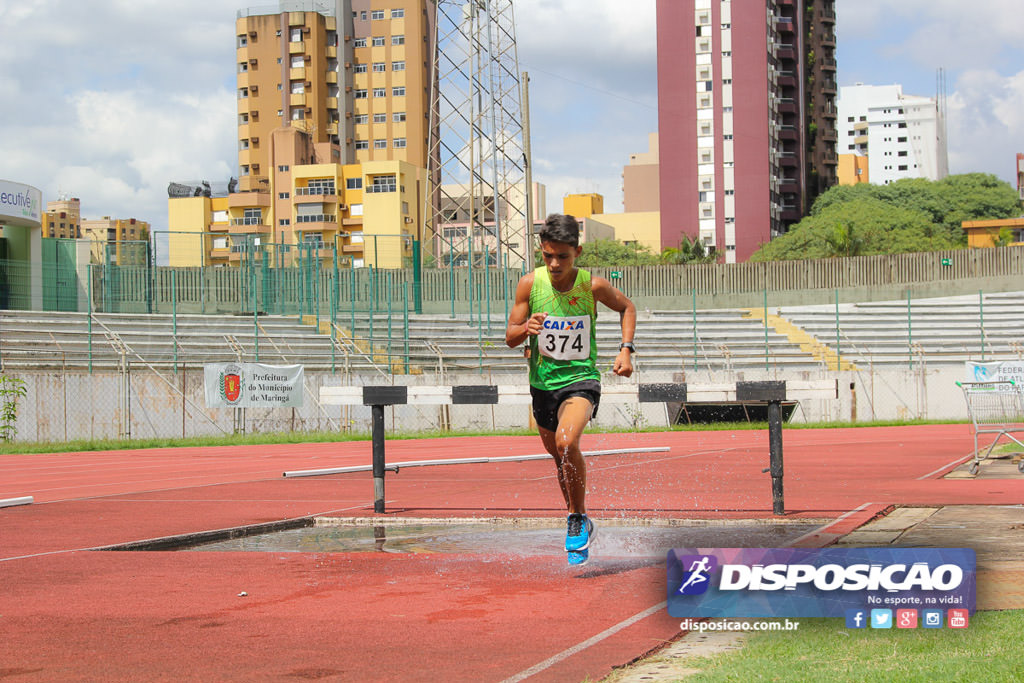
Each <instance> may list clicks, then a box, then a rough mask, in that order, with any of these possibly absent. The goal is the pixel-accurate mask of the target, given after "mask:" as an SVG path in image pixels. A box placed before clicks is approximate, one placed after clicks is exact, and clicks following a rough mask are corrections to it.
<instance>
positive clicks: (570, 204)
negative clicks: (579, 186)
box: [562, 193, 604, 218]
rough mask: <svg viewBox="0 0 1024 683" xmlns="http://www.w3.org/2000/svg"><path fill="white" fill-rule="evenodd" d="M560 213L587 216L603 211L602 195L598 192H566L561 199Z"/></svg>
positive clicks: (579, 216) (578, 216)
mask: <svg viewBox="0 0 1024 683" xmlns="http://www.w3.org/2000/svg"><path fill="white" fill-rule="evenodd" d="M562 213H566V214H569V215H570V216H575V217H576V218H587V217H589V216H593V215H594V214H596V213H604V197H603V196H602V195H599V194H593V193H591V194H568V195H566V196H565V197H564V198H563V199H562Z"/></svg>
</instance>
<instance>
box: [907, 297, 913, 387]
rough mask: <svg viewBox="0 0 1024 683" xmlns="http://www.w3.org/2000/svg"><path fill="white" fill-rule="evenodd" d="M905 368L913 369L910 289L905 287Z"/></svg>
mask: <svg viewBox="0 0 1024 683" xmlns="http://www.w3.org/2000/svg"><path fill="white" fill-rule="evenodd" d="M907 367H908V368H910V369H913V367H914V332H913V326H912V324H911V315H910V287H907Z"/></svg>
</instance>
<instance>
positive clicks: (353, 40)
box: [235, 0, 435, 192]
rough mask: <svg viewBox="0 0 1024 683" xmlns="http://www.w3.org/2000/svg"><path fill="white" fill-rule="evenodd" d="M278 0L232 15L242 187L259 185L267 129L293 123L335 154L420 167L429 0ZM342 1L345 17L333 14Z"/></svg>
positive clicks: (268, 170) (266, 160)
mask: <svg viewBox="0 0 1024 683" xmlns="http://www.w3.org/2000/svg"><path fill="white" fill-rule="evenodd" d="M319 4H320V5H321V6H320V7H319V9H317V10H316V11H310V10H309V8H310V7H312V6H315V5H316V3H310V2H290V1H288V0H283V1H282V2H280V3H279V7H278V11H277V12H268V11H267V9H266V8H254V9H247V10H241V11H239V13H238V18H237V19H236V26H235V28H236V49H237V52H236V62H237V65H236V68H237V95H238V166H239V187H238V189H239V190H241V191H242V192H246V191H250V190H266V189H267V187H268V186H269V184H270V182H271V179H270V176H271V174H272V173H273V172H274V170H275V168H274V165H273V164H271V163H270V157H271V155H272V154H273V151H272V150H271V149H270V144H271V141H270V134H271V132H272V131H274V130H276V129H278V128H280V127H282V126H292V127H295V128H297V129H299V130H301V131H303V132H305V133H307V134H308V135H309V137H310V140H311V141H312V143H314V144H315V143H331V144H333V145H334V146H335V147H333V148H328V149H329V150H330V152H331V153H332V155H333V154H336V155H337V156H332V157H331V158H323V159H317V161H318V162H319V163H340V164H351V163H361V162H365V161H382V160H398V161H405V162H408V163H410V164H412V165H414V166H418V167H424V168H425V167H426V166H427V144H428V140H427V137H428V125H429V117H428V116H427V113H428V112H429V97H430V92H429V91H430V88H429V85H430V84H429V81H428V76H427V74H428V65H429V64H431V63H432V61H433V44H434V35H433V31H432V27H433V20H434V13H435V9H434V3H433V2H432V1H431V0H388V1H387V2H384V1H383V0H342V1H341V2H338V3H333V2H324V3H319ZM336 8H340V13H341V14H342V15H343V16H335V12H336Z"/></svg>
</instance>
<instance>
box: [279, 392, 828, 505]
mask: <svg viewBox="0 0 1024 683" xmlns="http://www.w3.org/2000/svg"><path fill="white" fill-rule="evenodd" d="M838 397H839V382H838V380H835V379H828V380H802V381H764V382H730V383H721V384H716V383H712V384H685V383H672V384H612V385H607V386H605V387H602V389H601V402H602V403H606V402H607V403H670V402H671V403H698V402H740V403H757V404H767V405H768V443H769V452H770V466H769V467H768V468H767V469H766V470H765V471H766V472H771V478H772V509H773V511H774V513H775V514H777V515H781V514H784V513H785V503H784V500H783V491H782V475H783V470H782V402H783V401H801V400H805V399H815V398H817V399H821V398H824V399H830V398H838ZM320 403H322V404H324V405H363V406H370V408H371V414H372V417H373V424H372V433H373V464H372V470H373V488H374V502H373V510H374V512H384V472H385V471H386V470H387V469H394V468H395V465H392V466H391V467H390V468H389V467H388V466H387V465H386V463H385V461H384V406H388V405H409V404H415V405H529V404H530V403H532V398H531V397H530V388H529V387H528V386H520V385H494V384H479V385H476V384H474V385H461V386H458V385H456V386H404V385H399V386H394V385H387V386H380V385H375V386H333V387H321V388H320ZM480 460H481V459H479V458H476V459H473V462H478V461H480ZM406 466H407V467H408V466H409V465H406ZM338 471H352V470H349V469H347V468H342V470H315V471H311V472H315V474H307V475H305V476H317V475H320V474H334V473H337V472H338ZM284 476H286V477H287V476H303V475H302V474H301V473H296V472H292V473H288V472H285V473H284Z"/></svg>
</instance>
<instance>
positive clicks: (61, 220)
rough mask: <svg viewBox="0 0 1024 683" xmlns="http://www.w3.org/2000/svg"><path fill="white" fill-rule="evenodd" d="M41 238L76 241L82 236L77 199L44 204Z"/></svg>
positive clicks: (79, 204) (65, 199)
mask: <svg viewBox="0 0 1024 683" xmlns="http://www.w3.org/2000/svg"><path fill="white" fill-rule="evenodd" d="M42 236H43V237H57V238H62V239H77V238H79V237H81V236H82V203H81V201H80V200H79V199H78V198H77V197H69V198H64V199H58V200H57V201H54V202H46V211H44V212H43V232H42Z"/></svg>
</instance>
